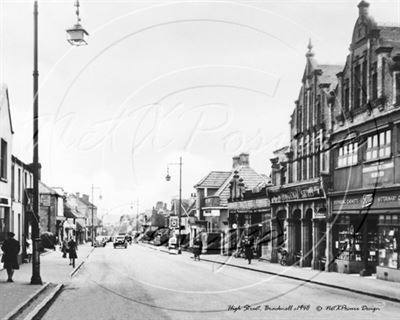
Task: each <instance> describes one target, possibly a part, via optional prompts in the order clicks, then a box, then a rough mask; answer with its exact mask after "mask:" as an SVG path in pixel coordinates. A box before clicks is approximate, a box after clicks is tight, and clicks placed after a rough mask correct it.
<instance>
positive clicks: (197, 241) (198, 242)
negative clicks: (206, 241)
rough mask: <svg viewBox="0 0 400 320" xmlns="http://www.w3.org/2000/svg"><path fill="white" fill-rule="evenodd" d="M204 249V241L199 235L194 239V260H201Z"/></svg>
mask: <svg viewBox="0 0 400 320" xmlns="http://www.w3.org/2000/svg"><path fill="white" fill-rule="evenodd" d="M202 249H203V243H202V241H201V239H200V236H199V237H196V238H195V239H194V241H193V254H194V261H196V260H198V261H200V255H201V250H202Z"/></svg>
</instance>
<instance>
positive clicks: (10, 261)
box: [1, 232, 21, 282]
mask: <svg viewBox="0 0 400 320" xmlns="http://www.w3.org/2000/svg"><path fill="white" fill-rule="evenodd" d="M14 236H15V234H14V233H13V232H8V233H7V239H6V240H5V241H4V242H3V245H2V246H1V250H3V252H4V254H3V257H2V258H1V261H2V262H3V263H4V269H6V270H7V275H8V279H7V282H14V281H13V279H12V277H13V275H14V270H18V269H19V265H18V253H19V250H20V249H21V246H20V244H19V242H18V241H17V240H15V239H14Z"/></svg>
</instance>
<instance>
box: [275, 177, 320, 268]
mask: <svg viewBox="0 0 400 320" xmlns="http://www.w3.org/2000/svg"><path fill="white" fill-rule="evenodd" d="M268 194H269V197H270V200H271V213H272V220H271V241H272V260H271V261H272V262H278V263H279V262H281V263H283V261H282V256H281V252H286V253H287V255H286V257H285V261H284V263H285V264H289V265H298V266H300V267H312V268H313V269H320V270H324V268H325V262H326V254H325V250H326V219H327V201H326V199H325V196H324V192H323V190H322V188H321V184H320V182H319V181H313V182H310V183H302V184H301V185H300V184H297V185H285V186H283V187H279V188H278V187H272V188H270V189H269V190H268Z"/></svg>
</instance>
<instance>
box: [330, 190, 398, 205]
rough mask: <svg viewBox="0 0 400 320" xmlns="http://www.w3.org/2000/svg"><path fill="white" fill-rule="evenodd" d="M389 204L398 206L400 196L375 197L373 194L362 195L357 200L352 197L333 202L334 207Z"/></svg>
mask: <svg viewBox="0 0 400 320" xmlns="http://www.w3.org/2000/svg"><path fill="white" fill-rule="evenodd" d="M373 202H375V203H388V202H395V203H396V204H399V203H400V194H394V195H380V196H374V195H373V194H372V193H371V194H364V195H361V196H359V197H357V198H355V197H351V198H344V199H343V198H342V199H336V200H333V205H334V206H346V205H357V204H360V205H361V204H362V206H363V207H366V206H369V205H372V203H373Z"/></svg>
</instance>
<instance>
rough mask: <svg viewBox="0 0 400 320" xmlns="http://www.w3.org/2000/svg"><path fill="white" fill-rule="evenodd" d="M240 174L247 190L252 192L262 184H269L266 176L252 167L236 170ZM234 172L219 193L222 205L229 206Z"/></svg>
mask: <svg viewBox="0 0 400 320" xmlns="http://www.w3.org/2000/svg"><path fill="white" fill-rule="evenodd" d="M235 170H237V171H238V172H239V173H238V174H239V177H240V178H242V179H243V182H244V185H245V188H246V189H249V190H252V189H253V188H255V187H257V186H258V185H260V183H262V182H268V181H267V180H268V179H267V178H266V177H265V176H264V175H261V174H258V173H257V172H256V171H254V170H253V169H252V168H250V167H243V166H240V167H238V168H236V169H235ZM233 174H234V172H231V175H230V177H229V179H227V180H226V181H225V183H224V185H223V186H221V188H220V189H219V190H218V191H217V193H216V195H218V196H219V197H220V205H227V203H228V199H229V196H230V190H229V182H230V181H231V179H232V177H233Z"/></svg>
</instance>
